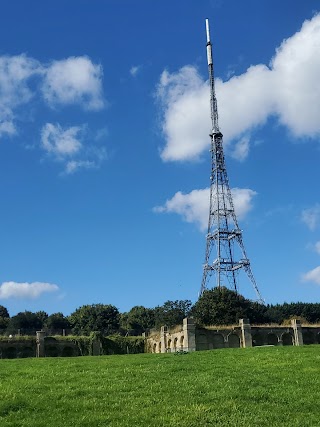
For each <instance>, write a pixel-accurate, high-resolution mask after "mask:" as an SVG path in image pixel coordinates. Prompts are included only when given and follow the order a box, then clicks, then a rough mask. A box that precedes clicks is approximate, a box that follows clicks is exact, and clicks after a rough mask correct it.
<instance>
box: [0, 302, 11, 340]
mask: <svg viewBox="0 0 320 427" xmlns="http://www.w3.org/2000/svg"><path fill="white" fill-rule="evenodd" d="M9 320H10V316H9V312H8V310H7V309H6V307H4V306H3V305H0V335H2V334H4V332H5V331H6V329H7V327H8V325H9Z"/></svg>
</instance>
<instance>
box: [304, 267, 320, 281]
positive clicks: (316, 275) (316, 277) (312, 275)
mask: <svg viewBox="0 0 320 427" xmlns="http://www.w3.org/2000/svg"><path fill="white" fill-rule="evenodd" d="M302 281H303V282H311V283H315V284H316V285H320V266H319V267H316V268H314V269H313V270H310V271H308V272H307V273H305V274H303V276H302Z"/></svg>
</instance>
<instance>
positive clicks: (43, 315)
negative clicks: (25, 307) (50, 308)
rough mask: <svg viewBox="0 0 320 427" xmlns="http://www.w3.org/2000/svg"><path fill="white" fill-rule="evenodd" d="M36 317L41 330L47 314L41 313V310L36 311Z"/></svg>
mask: <svg viewBox="0 0 320 427" xmlns="http://www.w3.org/2000/svg"><path fill="white" fill-rule="evenodd" d="M34 314H35V315H36V316H37V318H38V319H39V320H40V322H41V328H43V327H44V324H45V322H46V320H47V318H48V313H46V312H45V311H43V310H40V311H36V312H35V313H34Z"/></svg>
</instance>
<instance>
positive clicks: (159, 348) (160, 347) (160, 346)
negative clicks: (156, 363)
mask: <svg viewBox="0 0 320 427" xmlns="http://www.w3.org/2000/svg"><path fill="white" fill-rule="evenodd" d="M159 353H161V341H159Z"/></svg>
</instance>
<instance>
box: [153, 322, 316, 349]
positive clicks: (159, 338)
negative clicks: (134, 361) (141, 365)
mask: <svg viewBox="0 0 320 427" xmlns="http://www.w3.org/2000/svg"><path fill="white" fill-rule="evenodd" d="M303 344H320V326H319V325H318V326H312V325H308V326H302V325H301V324H300V321H299V320H296V319H293V320H292V323H291V325H289V326H270V325H262V326H261V325H260V326H251V325H250V323H249V321H248V320H247V319H240V321H239V326H230V327H223V328H221V327H217V328H216V329H215V327H204V328H198V327H196V326H195V325H194V323H193V319H192V318H186V319H184V320H183V325H180V326H177V327H175V328H173V329H168V328H167V327H166V326H163V327H162V328H161V330H160V331H158V332H153V333H150V335H149V336H148V337H147V351H148V352H151V353H170V352H176V351H178V350H183V351H199V350H212V349H218V348H236V347H252V346H263V345H273V346H281V345H303Z"/></svg>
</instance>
